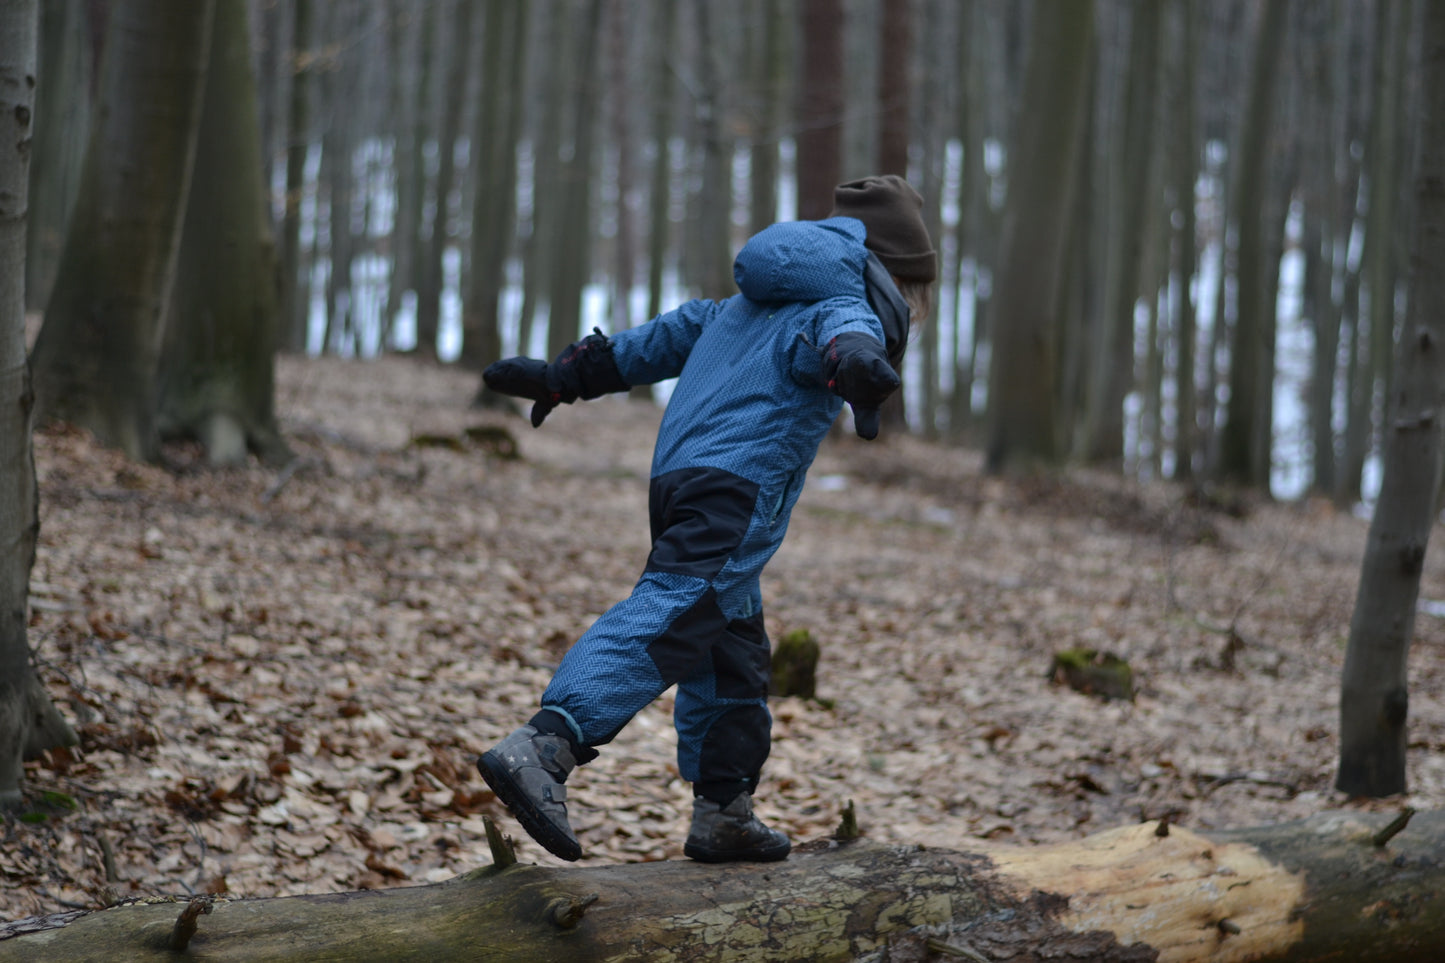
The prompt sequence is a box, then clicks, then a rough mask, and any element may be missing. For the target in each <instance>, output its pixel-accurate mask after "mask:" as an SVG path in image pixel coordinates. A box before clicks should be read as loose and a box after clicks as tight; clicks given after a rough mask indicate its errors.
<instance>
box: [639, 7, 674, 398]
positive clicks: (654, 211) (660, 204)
mask: <svg viewBox="0 0 1445 963" xmlns="http://www.w3.org/2000/svg"><path fill="white" fill-rule="evenodd" d="M652 16H653V20H652V29H653V37H652V60H651V62H650V63H649V64H648V74H649V76H650V78H651V81H652V92H651V95H652V170H651V172H650V177H649V180H650V187H649V189H648V200H647V209H648V210H647V221H648V224H647V318H648V319H649V320H650V319H652V318H655V317H657V316H658V315H659V314H660V313H662V279H663V276H664V274H665V273H666V269H667V251H668V246H669V245H668V241H669V238H670V230H669V224H670V223H671V217H670V216H669V213H668V212H669V210H670V208H671V204H672V191H671V184H672V160H671V158H672V152H671V150H670V147H669V145H670V144H671V143H672V128H673V115H674V113H675V111H674V101H675V100H676V93H675V92H676V90H677V84H676V82H675V80H674V78H673V75H672V67H671V66H670V65H669V63H668V55H669V52H670V51H671V50H672V49H673V44H674V39H675V38H676V36H677V4H676V3H675V2H674V0H655V2H654V4H653V14H652ZM628 398H630V399H631V400H633V401H638V402H642V403H645V404H651V403H652V385H634V386H633V388H632V390H631V391H629V392H628Z"/></svg>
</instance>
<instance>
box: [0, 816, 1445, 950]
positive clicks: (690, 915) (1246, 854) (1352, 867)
mask: <svg viewBox="0 0 1445 963" xmlns="http://www.w3.org/2000/svg"><path fill="white" fill-rule="evenodd" d="M1401 823H1402V821H1397V822H1396V824H1395V825H1390V818H1389V816H1381V815H1370V814H1352V813H1343V812H1335V813H1326V814H1321V815H1317V816H1314V817H1311V818H1309V819H1306V820H1303V821H1300V822H1295V823H1289V824H1285V825H1280V826H1265V827H1258V828H1253V829H1241V830H1231V831H1227V832H1211V833H1197V832H1191V831H1189V830H1186V829H1183V828H1180V827H1177V826H1168V825H1165V824H1160V823H1144V824H1140V825H1138V826H1131V827H1126V828H1123V829H1116V830H1111V831H1108V832H1104V833H1099V834H1097V835H1094V836H1089V837H1087V838H1084V839H1081V840H1077V841H1072V842H1066V843H1059V844H1054V845H1048V846H1036V847H1023V846H1005V845H996V844H986V843H980V844H979V845H978V846H977V847H976V848H970V849H969V850H968V851H952V850H943V849H930V848H927V847H924V846H886V845H881V844H877V843H871V842H868V841H867V840H857V841H854V842H839V841H836V840H825V841H820V842H816V843H811V844H806V845H804V846H801V847H799V849H798V850H797V851H796V852H795V853H794V855H793V856H792V857H790V858H789V859H788V860H787V861H786V862H782V863H770V864H755V865H729V866H712V865H704V864H700V863H691V862H661V863H634V864H627V865H619V866H595V867H586V866H584V867H566V868H552V867H539V866H524V865H515V864H513V865H505V863H506V860H505V859H502V860H500V861H499V865H497V866H493V867H488V868H485V869H481V870H477V871H474V872H472V873H468V874H466V875H465V876H461V877H457V878H456V879H454V880H450V881H448V882H445V883H439V884H435V885H430V886H416V887H406V888H400V889H392V890H377V891H368V892H359V893H337V894H331V895H319V896H293V897H284V898H272V899H241V900H227V899H222V898H216V899H215V900H214V901H213V902H202V901H195V900H182V901H179V902H173V903H141V904H132V905H125V906H118V907H114V908H111V909H107V910H102V911H98V912H94V913H90V914H87V915H85V916H82V917H81V918H79V919H74V920H73V921H69V922H68V923H66V925H63V926H61V927H60V928H57V929H49V930H45V931H42V932H31V933H27V934H25V935H21V936H16V937H14V938H12V939H8V940H0V963H22V961H26V963H28V961H42V960H43V961H53V960H67V961H77V963H81V961H97V963H101V961H103V963H121V961H152V960H155V961H161V960H165V961H175V960H178V959H194V960H208V961H261V960H266V961H301V960H306V961H316V960H346V961H370V960H375V961H387V963H396V961H403V960H417V961H429V963H437V961H449V960H469V961H470V960H487V961H510V960H516V961H528V963H545V961H559V963H560V961H566V963H578V961H592V960H599V961H600V960H648V961H682V960H687V961H727V960H807V961H811V963H820V961H829V960H867V961H876V963H887V961H894V963H897V961H921V960H985V961H987V960H1002V959H1007V960H1011V961H1027V960H1054V959H1069V960H1094V961H1101V963H1110V961H1142V960H1160V961H1196V960H1209V961H1242V960H1288V961H1309V960H1351V961H1356V960H1358V961H1412V963H1418V961H1421V960H1437V959H1445V813H1427V814H1421V815H1418V816H1416V817H1415V818H1414V820H1413V821H1410V822H1409V825H1408V827H1404V828H1403V831H1402V827H1401ZM203 899H205V898H203Z"/></svg>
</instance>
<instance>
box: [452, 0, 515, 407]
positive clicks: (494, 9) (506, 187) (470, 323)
mask: <svg viewBox="0 0 1445 963" xmlns="http://www.w3.org/2000/svg"><path fill="white" fill-rule="evenodd" d="M484 9H485V13H486V20H485V23H484V31H485V32H484V34H483V42H484V43H485V44H486V56H485V58H484V60H483V63H482V69H483V70H484V71H485V73H484V74H483V80H482V102H481V104H480V109H479V110H478V111H477V123H476V128H475V130H476V133H475V134H474V135H473V137H472V158H473V159H472V170H473V171H475V172H476V174H475V177H474V179H475V181H476V194H475V197H474V199H473V200H474V202H473V205H472V270H471V275H470V284H469V285H468V292H467V297H466V301H465V305H464V309H465V313H464V319H465V320H464V326H463V332H464V333H463V337H462V362H463V363H464V364H467V365H469V366H471V367H473V368H475V369H476V370H481V369H482V368H485V367H486V366H487V365H489V364H491V363H492V362H493V361H496V360H497V359H499V358H500V357H501V356H502V329H501V317H500V311H501V299H502V288H503V285H504V282H505V279H506V267H507V255H508V254H509V253H510V251H511V240H512V235H513V234H514V233H515V230H516V222H517V217H516V210H517V204H516V194H517V137H518V135H519V133H520V131H521V118H522V107H523V104H522V85H521V78H522V76H523V73H522V72H523V70H524V69H525V64H526V56H525V54H526V49H527V10H528V5H527V4H524V3H513V2H511V0H487V2H486V5H485V7H484ZM476 402H477V403H478V404H483V405H486V406H492V405H495V404H498V403H503V404H507V405H508V406H510V403H509V402H503V401H502V397H501V396H500V395H498V394H496V393H495V392H493V391H492V390H491V389H490V388H487V387H486V386H485V385H482V386H481V387H480V388H478V393H477V396H476Z"/></svg>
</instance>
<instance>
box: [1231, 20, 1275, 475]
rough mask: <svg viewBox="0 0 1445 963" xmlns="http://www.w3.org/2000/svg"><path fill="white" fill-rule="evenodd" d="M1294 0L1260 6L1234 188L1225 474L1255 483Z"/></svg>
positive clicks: (1261, 464)
mask: <svg viewBox="0 0 1445 963" xmlns="http://www.w3.org/2000/svg"><path fill="white" fill-rule="evenodd" d="M1288 10H1289V2H1288V0H1277V2H1273V3H1266V4H1263V5H1262V6H1261V7H1260V24H1259V30H1258V31H1257V33H1256V36H1255V45H1254V60H1253V67H1252V68H1251V70H1250V84H1249V103H1248V106H1247V108H1246V110H1245V115H1244V119H1243V121H1242V123H1241V127H1240V134H1239V139H1238V141H1237V145H1238V147H1237V149H1238V151H1239V160H1238V162H1237V163H1235V164H1234V165H1233V167H1234V183H1235V185H1236V186H1235V187H1234V188H1233V189H1231V190H1230V195H1231V196H1230V202H1229V203H1230V211H1231V216H1230V221H1231V222H1232V223H1233V224H1235V225H1236V227H1237V229H1238V231H1239V263H1238V273H1237V275H1236V277H1237V287H1238V291H1239V302H1238V308H1237V312H1236V321H1235V326H1234V336H1233V339H1232V340H1231V342H1230V353H1229V405H1228V413H1227V416H1226V420H1225V423H1224V428H1223V431H1222V433H1221V436H1220V451H1219V474H1220V477H1221V478H1223V479H1225V480H1227V481H1233V482H1238V483H1239V484H1242V485H1247V486H1249V487H1252V488H1258V489H1262V490H1264V491H1268V490H1269V458H1268V452H1267V451H1266V453H1265V456H1266V457H1264V458H1263V460H1261V458H1260V451H1259V445H1258V437H1257V435H1258V427H1259V420H1260V417H1261V413H1260V412H1261V408H1262V407H1263V406H1264V405H1265V403H1266V399H1265V398H1263V397H1261V392H1260V388H1261V385H1263V384H1264V383H1265V378H1264V377H1263V375H1262V373H1263V372H1264V371H1266V370H1267V369H1266V367H1265V366H1266V365H1267V364H1268V363H1269V362H1270V360H1271V359H1272V358H1273V356H1274V346H1273V343H1272V341H1271V342H1269V343H1266V339H1268V338H1270V337H1271V335H1272V332H1273V328H1274V326H1273V323H1272V319H1273V317H1274V305H1273V304H1272V303H1270V302H1269V300H1268V297H1267V294H1266V292H1267V289H1268V279H1267V276H1266V273H1265V272H1267V270H1268V265H1267V263H1266V260H1267V250H1268V239H1267V238H1266V236H1265V225H1264V223H1263V212H1264V208H1265V202H1266V195H1265V192H1266V190H1267V189H1268V187H1269V183H1270V181H1269V174H1268V159H1269V158H1268V148H1269V141H1270V137H1271V135H1272V134H1273V131H1272V130H1271V124H1272V121H1273V116H1274V104H1275V99H1276V97H1275V76H1276V75H1277V73H1278V69H1279V63H1280V60H1281V59H1282V56H1281V54H1282V51H1283V49H1284V47H1283V43H1284V36H1285V25H1286V22H1287V18H1286V14H1287V12H1288Z"/></svg>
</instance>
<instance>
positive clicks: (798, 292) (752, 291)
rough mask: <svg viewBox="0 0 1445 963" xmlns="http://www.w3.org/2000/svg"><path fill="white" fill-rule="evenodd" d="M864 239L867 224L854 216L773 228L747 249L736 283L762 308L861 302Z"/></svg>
mask: <svg viewBox="0 0 1445 963" xmlns="http://www.w3.org/2000/svg"><path fill="white" fill-rule="evenodd" d="M865 236H866V231H865V230H864V227H863V222H862V221H860V220H857V219H856V218H851V217H834V218H829V219H828V220H826V221H789V222H785V223H782V224H774V225H772V226H771V227H765V228H763V229H762V230H761V231H759V232H758V233H757V234H754V235H753V236H752V237H751V238H749V239H748V242H747V243H746V244H744V245H743V249H742V250H741V251H739V252H738V256H737V259H736V260H735V261H734V262H733V280H735V281H736V282H737V285H738V290H739V291H741V292H742V294H743V296H744V297H746V298H747V299H748V300H750V301H756V302H758V303H760V304H775V303H778V302H781V301H821V300H823V299H825V298H832V297H839V296H849V295H851V296H854V297H862V296H863V293H864V291H863V267H864V264H865V263H866V262H867V259H868V249H867V248H865V247H864V246H863V240H864V237H865Z"/></svg>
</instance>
